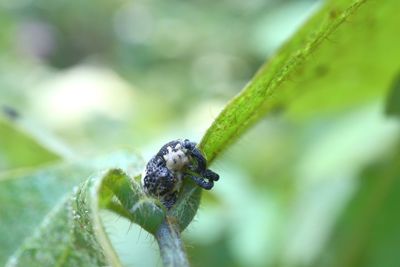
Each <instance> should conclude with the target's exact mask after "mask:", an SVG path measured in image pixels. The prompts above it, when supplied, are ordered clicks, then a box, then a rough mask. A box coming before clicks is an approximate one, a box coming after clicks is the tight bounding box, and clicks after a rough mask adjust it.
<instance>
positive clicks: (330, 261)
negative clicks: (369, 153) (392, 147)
mask: <svg viewBox="0 0 400 267" xmlns="http://www.w3.org/2000/svg"><path fill="white" fill-rule="evenodd" d="M399 151H400V147H397V151H396V154H395V155H392V156H391V157H388V158H384V159H382V160H381V162H380V163H378V164H374V165H372V166H369V167H368V168H366V169H365V170H364V171H363V172H362V173H361V175H360V178H359V188H358V190H357V192H356V193H355V194H354V196H353V197H352V199H351V200H350V201H349V203H348V204H347V206H346V207H345V209H344V211H343V212H342V214H341V216H340V217H339V219H338V221H337V223H336V226H335V227H334V230H333V232H332V233H331V237H330V239H329V241H328V242H327V245H326V247H325V248H323V249H322V250H321V251H322V253H321V255H319V258H318V259H317V260H316V262H315V264H314V265H313V266H328V267H329V266H343V267H350V266H351V267H357V266H363V267H391V266H399V265H400V254H399V253H398V248H399V246H400V228H399V225H400V214H399V212H398V203H400V164H399V162H400V153H399Z"/></svg>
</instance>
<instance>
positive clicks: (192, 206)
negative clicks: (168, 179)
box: [168, 179, 202, 231]
mask: <svg viewBox="0 0 400 267" xmlns="http://www.w3.org/2000/svg"><path fill="white" fill-rule="evenodd" d="M201 191H202V190H201V189H200V188H199V187H198V186H197V185H195V184H194V183H193V182H192V181H189V180H188V179H186V180H185V181H184V183H183V186H182V189H181V191H180V192H179V197H178V201H177V202H176V204H175V205H174V206H173V207H172V209H171V210H170V211H168V216H169V217H172V218H175V219H176V221H177V224H178V225H179V229H180V230H181V231H183V230H185V228H186V227H187V226H188V225H189V224H190V222H191V221H192V220H193V218H194V216H195V215H196V212H197V209H198V208H199V205H200V199H201Z"/></svg>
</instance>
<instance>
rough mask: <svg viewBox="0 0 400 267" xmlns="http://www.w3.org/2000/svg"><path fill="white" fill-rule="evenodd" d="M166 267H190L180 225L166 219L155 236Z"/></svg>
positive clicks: (168, 218)
mask: <svg viewBox="0 0 400 267" xmlns="http://www.w3.org/2000/svg"><path fill="white" fill-rule="evenodd" d="M155 237H156V239H157V243H158V246H159V247H160V252H161V258H162V261H163V264H164V267H189V261H188V259H187V256H186V251H185V248H184V247H183V242H182V240H181V235H180V231H179V227H178V224H177V223H176V220H174V218H171V217H168V216H167V217H166V218H165V220H164V221H163V222H162V223H161V225H160V227H159V228H158V230H157V233H156V234H155Z"/></svg>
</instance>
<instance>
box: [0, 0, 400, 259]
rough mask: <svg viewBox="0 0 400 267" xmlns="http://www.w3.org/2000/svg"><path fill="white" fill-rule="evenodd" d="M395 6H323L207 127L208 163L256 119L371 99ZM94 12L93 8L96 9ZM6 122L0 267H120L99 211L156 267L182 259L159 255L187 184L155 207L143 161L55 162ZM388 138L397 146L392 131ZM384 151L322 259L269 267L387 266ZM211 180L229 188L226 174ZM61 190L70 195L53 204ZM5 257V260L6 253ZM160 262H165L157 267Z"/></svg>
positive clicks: (1, 129)
mask: <svg viewBox="0 0 400 267" xmlns="http://www.w3.org/2000/svg"><path fill="white" fill-rule="evenodd" d="M398 8H400V5H399V3H398V1H395V0H390V1H386V2H385V3H384V4H382V3H379V2H373V1H367V0H338V1H333V0H332V1H328V2H327V3H326V4H324V5H323V7H322V8H321V9H320V10H319V11H318V12H317V13H316V14H315V15H314V16H313V17H312V18H311V19H310V20H309V21H308V22H307V23H305V24H304V26H303V27H302V28H301V29H300V30H299V31H298V32H297V33H296V34H295V35H294V36H293V37H292V38H291V39H290V40H288V41H287V42H286V44H285V45H284V46H282V48H281V49H280V50H279V51H278V52H277V53H276V54H275V55H274V56H273V57H272V58H270V59H269V60H268V61H267V62H266V63H265V65H264V66H262V67H261V69H260V70H259V71H258V72H257V74H256V75H255V76H254V77H253V79H252V80H251V81H250V82H249V83H248V84H247V85H246V86H245V88H244V89H243V90H242V91H241V92H240V93H239V94H238V95H237V96H236V97H234V98H233V99H232V100H231V101H230V102H229V103H228V104H227V105H226V106H225V107H224V109H223V110H222V112H221V113H220V115H219V116H218V117H217V118H216V119H215V121H214V122H213V124H212V125H211V127H210V128H209V129H208V130H207V132H206V134H205V135H204V137H203V139H202V140H201V142H200V144H199V147H200V148H201V149H202V151H203V152H204V154H205V155H206V157H207V159H208V160H209V163H211V162H213V161H214V160H215V159H217V158H218V156H220V155H221V153H223V152H224V151H225V150H227V149H228V148H229V147H230V146H231V145H232V144H233V143H234V142H235V141H236V140H237V139H238V138H240V137H241V136H243V135H244V133H245V132H246V131H247V130H248V129H249V128H250V126H252V125H254V124H256V123H259V122H260V121H261V120H262V119H263V118H264V116H265V115H267V114H269V115H274V112H279V111H285V112H286V113H285V115H286V116H287V118H289V119H290V120H294V121H301V120H305V119H308V120H312V119H315V118H320V117H321V116H322V115H323V114H325V115H326V114H332V113H333V112H334V111H338V110H339V111H341V112H343V111H345V110H347V109H351V108H355V107H357V106H359V105H362V104H364V103H368V102H369V101H371V100H374V99H379V100H381V101H382V99H384V98H385V94H386V93H387V91H388V90H387V89H388V88H389V87H390V84H391V83H392V81H393V79H394V77H395V75H396V74H397V73H398V67H399V66H398V60H397V59H398V58H399V56H400V55H399V53H400V52H399V51H398V49H397V45H396V44H397V43H396V40H397V35H396V32H397V28H396V26H397V25H398V20H399V18H398V16H397V14H396V10H398ZM106 10H107V8H106V7H104V10H103V11H102V12H106ZM100 13H101V12H100ZM101 14H102V13H101ZM396 22H397V23H396ZM371 36H373V38H371ZM99 38H100V37H99ZM371 51H373V53H371ZM366 55H368V56H366ZM54 60H56V59H54ZM74 60H76V59H74ZM397 87H398V86H397V85H395V86H394V87H393V88H394V89H393V91H392V92H391V95H390V97H388V99H389V100H388V101H387V103H388V106H387V110H388V113H390V114H392V113H396V110H397V106H396V103H397V102H398V101H397V100H398V99H397V91H398V90H397V89H398V88H397ZM396 101H397V102H396ZM18 120H19V118H13V120H9V121H6V120H2V121H0V140H1V142H2V143H1V146H0V155H1V160H0V162H1V165H0V170H1V171H3V173H2V174H1V176H0V183H1V186H0V217H1V218H4V219H2V224H1V226H0V235H1V236H3V238H2V239H1V240H0V242H1V247H2V248H3V247H4V248H6V249H4V250H3V249H2V250H1V251H0V263H3V262H6V259H7V258H8V262H7V266H26V265H29V266H103V265H111V266H122V265H123V264H122V262H121V260H120V259H119V255H118V252H117V251H116V249H115V248H114V244H113V243H112V241H111V238H110V236H109V234H108V233H107V231H106V228H105V223H104V221H103V219H104V216H103V213H104V211H105V210H107V211H109V212H111V213H112V214H114V215H117V216H119V217H122V218H124V219H126V220H128V221H129V222H131V223H135V224H137V225H139V226H140V227H142V228H143V229H144V230H146V231H147V232H148V233H149V234H151V235H154V236H155V237H156V238H157V241H158V242H159V244H160V248H161V252H162V256H163V259H164V263H166V265H168V263H171V264H172V265H175V266H177V265H179V262H181V263H182V261H179V259H178V260H177V261H175V260H176V259H174V256H175V255H174V252H173V251H172V252H171V250H168V249H167V250H166V249H165V248H166V247H168V246H170V245H171V244H174V243H177V244H175V245H174V246H175V248H176V249H178V250H181V251H179V252H176V257H177V258H180V257H182V255H178V254H179V253H183V248H182V243H181V241H180V232H181V231H183V230H184V229H186V228H187V227H188V225H189V224H190V223H191V221H192V220H193V218H194V217H195V215H196V212H197V210H198V208H199V205H200V198H201V190H200V189H199V188H197V187H196V186H195V185H194V184H193V183H192V182H190V181H185V183H184V186H183V189H182V190H181V192H180V194H179V199H178V202H177V204H176V205H175V206H174V207H173V208H172V209H171V210H169V211H166V210H165V208H164V207H163V206H162V205H161V204H160V203H159V201H158V200H155V199H152V198H149V197H148V196H146V195H144V193H143V192H142V191H141V188H140V186H139V185H138V179H140V175H139V173H140V171H141V170H142V169H143V165H144V164H143V160H141V158H140V157H138V156H136V155H135V154H134V153H116V154H110V155H108V156H106V157H103V158H102V159H99V158H91V159H88V158H82V157H78V156H76V155H75V156H76V157H75V158H74V160H71V159H65V158H64V157H63V155H58V154H57V152H53V151H49V150H48V149H47V148H46V147H45V145H44V142H41V140H37V141H35V140H34V138H32V137H30V136H29V133H26V134H25V133H23V132H21V130H19V129H18V126H17V122H18ZM307 126H309V125H306V126H305V128H307ZM396 127H397V124H396ZM396 129H397V128H396ZM136 131H140V130H139V129H136ZM393 132H395V131H393ZM391 136H395V137H394V139H396V140H398V135H397V134H393V135H391ZM263 142H267V143H268V140H263ZM252 153H253V154H254V152H253V151H252ZM326 153H327V154H329V153H330V152H329V151H327V152H326ZM332 154H333V153H332ZM393 154H394V156H393V155H392V158H389V159H387V160H385V161H382V160H380V162H379V164H378V165H371V166H370V167H368V168H365V169H364V171H363V172H362V173H361V175H360V177H361V178H360V179H359V182H360V184H361V186H360V187H359V188H358V190H356V193H355V194H354V195H353V197H352V198H351V200H350V201H349V202H348V204H347V205H346V206H345V208H344V209H343V214H342V215H341V216H339V220H338V221H337V225H336V226H335V227H334V228H333V230H332V232H331V234H330V235H329V237H327V241H326V244H325V245H326V248H327V251H326V252H321V253H320V256H316V257H314V258H313V260H312V261H308V262H307V263H306V264H302V263H298V264H297V263H296V264H293V263H291V262H285V260H284V259H279V258H278V257H277V259H275V260H273V261H272V263H271V264H276V265H278V264H282V265H288V266H291V265H297V266H306V265H311V266H313V265H315V266H365V265H367V266H391V265H390V264H386V265H384V264H382V262H383V261H382V258H384V257H386V258H390V259H393V262H396V263H398V262H399V261H398V255H396V253H394V252H393V248H394V247H396V245H397V244H398V242H399V241H398V240H397V239H396V238H391V235H390V234H388V233H397V232H396V231H397V230H396V227H395V222H397V221H398V218H397V217H398V216H394V217H392V216H391V214H393V213H395V205H394V203H396V202H397V200H396V196H397V195H398V194H397V193H396V192H397V191H396V190H397V187H398V186H397V184H398V181H397V180H398V174H399V173H400V170H399V169H398V166H397V165H398V164H396V162H398V160H399V159H398V153H393ZM240 156H242V157H243V155H242V154H240ZM253 157H254V160H257V159H256V158H255V156H254V155H253V156H252V158H251V159H250V161H252V160H253ZM327 158H328V159H329V157H327ZM241 160H242V159H241ZM244 161H245V159H243V162H244ZM368 163H369V162H368ZM355 164H356V163H354V165H355ZM363 164H364V163H363ZM362 167H364V166H362ZM93 173H95V174H93ZM88 176H90V178H88V179H87V180H85V179H86V177H88ZM376 177H382V179H376ZM222 179H224V180H225V181H229V179H230V177H222ZM218 186H220V185H219V183H217V184H216V187H218ZM241 189H243V190H245V188H241ZM64 192H71V193H70V194H68V195H67V196H66V197H62V195H63V193H64ZM57 202H58V204H57V205H56V206H55V207H54V204H55V203H57ZM248 209H249V210H250V209H251V207H248ZM50 210H51V211H50ZM240 212H243V213H244V212H246V211H245V210H241V211H240ZM46 214H47V215H46ZM16 215H18V216H16ZM43 217H44V220H43V221H42V223H41V225H40V226H39V227H37V225H38V223H39V222H40V221H41V220H42V218H43ZM243 217H244V215H243ZM250 219H251V217H250ZM391 219H394V222H393V223H391V224H388V228H386V227H383V226H382V225H383V224H385V223H386V222H387V221H389V220H391ZM385 226H386V225H385ZM241 227H243V228H246V227H247V226H246V225H242V226H241ZM165 229H167V230H168V229H170V230H171V229H172V230H171V231H169V232H168V231H166V232H165V231H164V230H165ZM387 229H389V230H390V231H389V230H387ZM385 230H387V232H386V231H385ZM31 233H33V234H31ZM380 233H382V234H380ZM394 236H398V235H394ZM23 240H24V241H23ZM22 241H23V242H22ZM220 241H221V240H220ZM254 241H255V240H253V243H257V242H254ZM21 242H22V245H20V244H21ZM221 242H222V243H223V242H224V240H222V241H221ZM18 245H20V246H19V247H17V246H18ZM386 248H387V249H386ZM13 251H16V252H14V254H12V255H11V253H12V252H13ZM163 251H167V252H163ZM165 253H167V255H165ZM10 255H11V256H10ZM195 255H196V254H195ZM169 257H172V259H167V260H166V258H169ZM183 261H185V259H183ZM387 262H389V261H387ZM391 263H392V262H391ZM182 265H184V264H182ZM220 266H223V264H221V265H220Z"/></svg>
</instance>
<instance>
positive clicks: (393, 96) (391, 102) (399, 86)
mask: <svg viewBox="0 0 400 267" xmlns="http://www.w3.org/2000/svg"><path fill="white" fill-rule="evenodd" d="M385 113H386V115H388V116H396V117H398V118H400V74H398V75H397V76H396V78H395V79H394V81H393V82H392V84H391V86H390V91H389V93H388V97H387V100H386V110H385Z"/></svg>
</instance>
